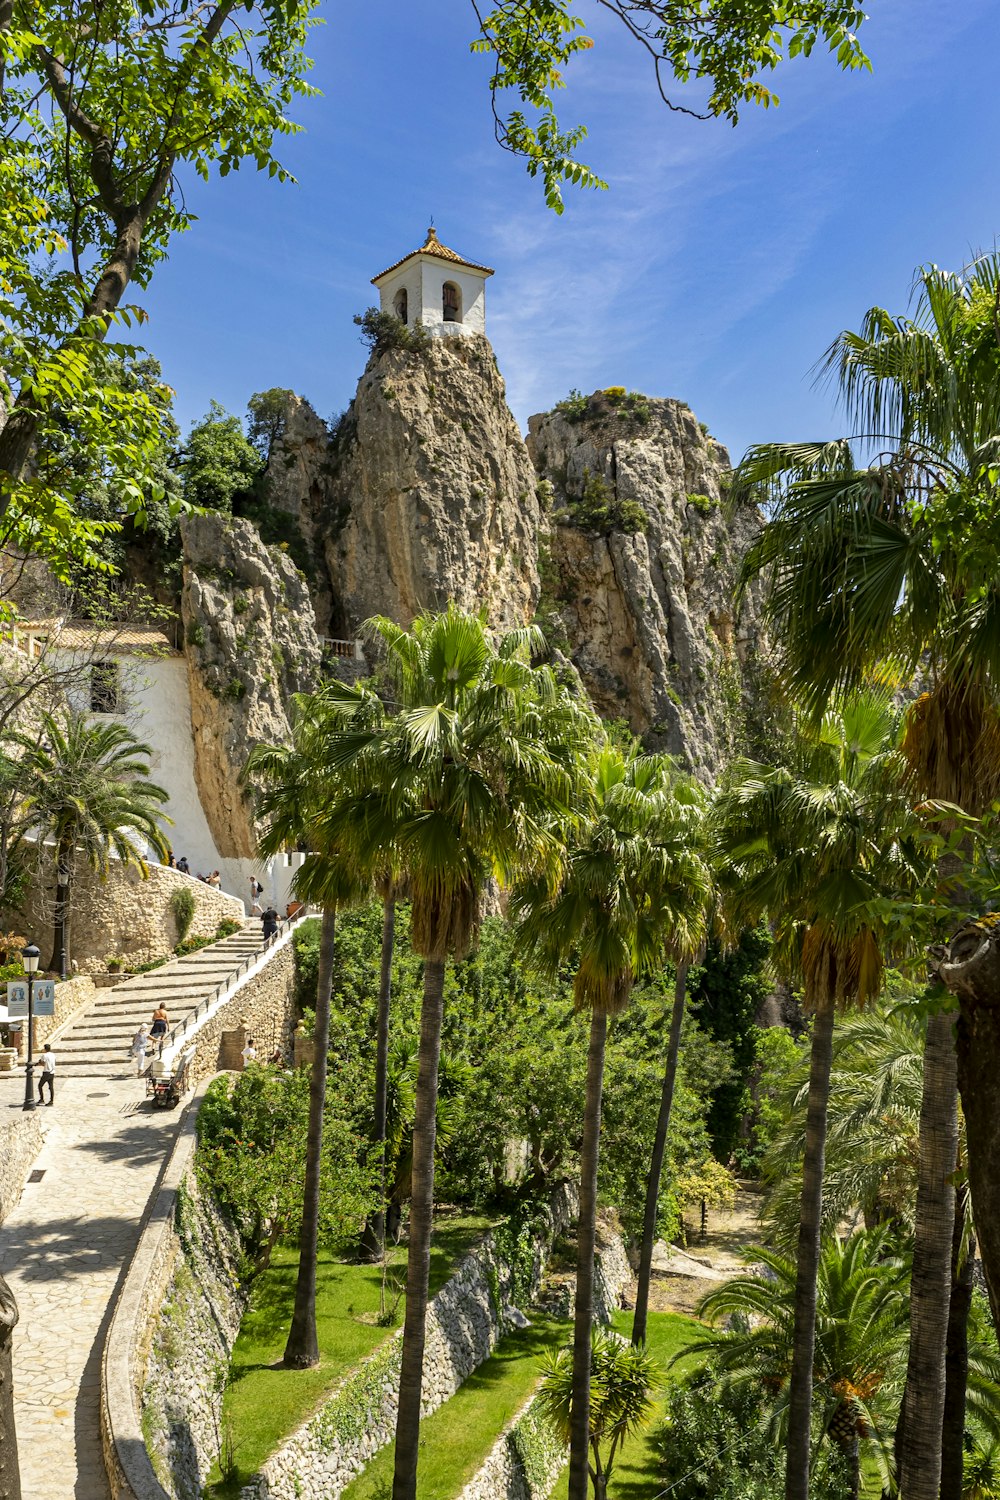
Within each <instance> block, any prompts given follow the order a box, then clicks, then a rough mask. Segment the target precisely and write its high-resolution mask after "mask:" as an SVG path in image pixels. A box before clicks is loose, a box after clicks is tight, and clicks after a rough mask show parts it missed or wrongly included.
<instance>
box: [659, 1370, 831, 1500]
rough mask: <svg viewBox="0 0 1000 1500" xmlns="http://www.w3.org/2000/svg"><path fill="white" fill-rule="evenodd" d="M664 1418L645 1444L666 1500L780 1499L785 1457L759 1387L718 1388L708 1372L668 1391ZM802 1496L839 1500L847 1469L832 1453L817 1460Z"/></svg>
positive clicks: (714, 1374)
mask: <svg viewBox="0 0 1000 1500" xmlns="http://www.w3.org/2000/svg"><path fill="white" fill-rule="evenodd" d="M666 1412H667V1416H666V1421H665V1422H663V1423H661V1425H660V1426H659V1427H658V1428H657V1429H656V1430H655V1431H654V1433H653V1435H652V1445H653V1448H654V1450H655V1452H656V1455H657V1458H658V1474H657V1478H658V1480H659V1481H661V1482H662V1483H663V1485H664V1486H665V1487H666V1488H667V1489H669V1491H670V1496H671V1500H774V1496H775V1495H780V1494H781V1493H782V1491H783V1489H784V1477H785V1454H784V1450H783V1449H782V1448H781V1447H780V1446H779V1444H778V1441H777V1437H776V1435H775V1434H773V1433H772V1432H771V1430H770V1429H769V1425H768V1417H769V1415H770V1413H769V1412H768V1410H767V1406H766V1402H765V1397H764V1393H763V1391H762V1390H761V1388H760V1387H758V1386H750V1385H738V1386H737V1385H726V1384H724V1383H723V1382H721V1381H720V1379H719V1377H718V1374H717V1372H716V1371H715V1370H714V1369H712V1368H711V1367H708V1368H706V1369H704V1370H701V1371H699V1372H697V1373H696V1374H695V1375H692V1376H691V1377H689V1378H688V1379H687V1380H686V1381H684V1382H682V1383H681V1384H679V1385H675V1386H673V1387H671V1388H670V1389H669V1392H668V1395H667V1400H666ZM809 1493H810V1495H812V1496H814V1497H815V1500H847V1497H848V1496H849V1494H850V1483H849V1479H848V1474H847V1466H846V1463H845V1462H844V1460H843V1459H842V1457H841V1456H840V1455H839V1454H838V1453H836V1452H834V1451H833V1450H831V1449H829V1448H828V1449H826V1450H824V1451H823V1452H821V1453H820V1454H819V1457H818V1458H817V1460H816V1464H815V1467H814V1469H813V1472H812V1477H811V1483H810V1487H809Z"/></svg>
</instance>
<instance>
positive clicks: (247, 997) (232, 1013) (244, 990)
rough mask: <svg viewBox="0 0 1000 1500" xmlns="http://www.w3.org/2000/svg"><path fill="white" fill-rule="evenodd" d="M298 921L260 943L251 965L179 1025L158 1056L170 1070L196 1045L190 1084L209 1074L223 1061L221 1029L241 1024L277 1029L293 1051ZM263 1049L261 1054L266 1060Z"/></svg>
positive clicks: (259, 1031)
mask: <svg viewBox="0 0 1000 1500" xmlns="http://www.w3.org/2000/svg"><path fill="white" fill-rule="evenodd" d="M294 931H295V925H289V926H288V927H286V928H285V930H284V931H283V932H282V933H281V934H280V936H279V937H277V938H276V939H275V941H274V942H273V943H272V944H271V945H270V946H269V947H267V948H262V949H261V951H260V953H259V954H258V955H257V957H256V958H255V959H254V960H253V961H252V963H251V964H250V966H249V967H248V968H247V969H246V970H245V971H244V973H242V974H241V975H239V977H238V978H237V979H236V980H235V981H233V983H232V984H231V985H229V986H227V987H225V988H223V990H222V993H221V995H220V996H219V998H218V999H217V1000H213V1001H212V1002H211V1004H209V1005H208V1006H207V1007H206V1008H205V1010H204V1011H203V1012H202V1013H201V1015H200V1016H198V1018H197V1019H196V1020H194V1021H191V1022H190V1023H189V1025H188V1028H187V1030H186V1031H185V1030H183V1029H182V1028H181V1027H175V1028H174V1030H173V1031H172V1032H171V1033H170V1037H171V1038H173V1040H172V1041H169V1042H168V1045H167V1046H165V1047H164V1048H163V1051H162V1052H161V1053H160V1057H161V1059H162V1061H163V1062H164V1064H165V1065H166V1067H167V1068H168V1069H170V1068H172V1067H173V1065H174V1063H175V1062H176V1061H177V1059H178V1057H179V1056H180V1054H181V1053H182V1052H186V1051H187V1050H188V1049H189V1048H191V1047H193V1048H194V1058H193V1061H192V1063H191V1067H190V1070H189V1072H188V1081H189V1083H197V1082H198V1081H199V1080H200V1079H202V1078H209V1077H211V1075H212V1074H213V1073H217V1072H218V1071H219V1069H220V1068H221V1067H222V1066H223V1063H222V1060H221V1056H220V1047H221V1042H222V1033H223V1032H224V1031H232V1030H234V1029H235V1028H237V1027H242V1028H243V1029H244V1030H245V1031H249V1032H251V1033H252V1034H253V1035H254V1036H257V1037H261V1036H264V1037H268V1036H271V1035H272V1034H274V1036H275V1039H276V1041H277V1042H278V1043H279V1044H280V1046H281V1048H282V1051H283V1052H284V1053H285V1055H286V1056H289V1055H290V1054H291V1051H292V1031H293V1026H294V1019H295V949H294V948H293V946H292V937H293V934H294ZM263 1056H264V1054H261V1055H260V1060H261V1061H263Z"/></svg>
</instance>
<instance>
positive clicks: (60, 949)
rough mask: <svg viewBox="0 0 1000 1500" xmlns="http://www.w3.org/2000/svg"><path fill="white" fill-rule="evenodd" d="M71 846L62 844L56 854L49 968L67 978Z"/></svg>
mask: <svg viewBox="0 0 1000 1500" xmlns="http://www.w3.org/2000/svg"><path fill="white" fill-rule="evenodd" d="M72 852H73V846H72V844H65V843H62V844H60V845H59V848H58V850H57V852H56V900H55V915H54V920H53V926H52V959H51V962H50V963H49V968H50V969H51V970H53V971H54V972H55V973H56V974H59V975H60V976H61V977H62V978H63V979H68V978H69V963H70V955H69V896H70V859H71V857H72Z"/></svg>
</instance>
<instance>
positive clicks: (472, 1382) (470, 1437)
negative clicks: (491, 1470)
mask: <svg viewBox="0 0 1000 1500" xmlns="http://www.w3.org/2000/svg"><path fill="white" fill-rule="evenodd" d="M572 1332H573V1325H572V1324H571V1323H570V1322H568V1321H567V1320H566V1319H563V1318H543V1317H541V1316H537V1317H534V1318H533V1319H532V1322H531V1326H530V1328H521V1329H518V1330H516V1331H515V1332H514V1333H509V1334H508V1335H507V1337H506V1338H505V1339H501V1341H500V1343H499V1344H498V1345H497V1347H496V1349H495V1350H494V1352H493V1354H492V1355H491V1356H490V1358H489V1359H488V1360H486V1361H485V1362H484V1363H483V1364H481V1365H480V1366H479V1369H478V1370H476V1371H475V1373H474V1374H472V1375H470V1376H469V1378H468V1380H467V1381H466V1382H465V1384H464V1385H463V1386H462V1387H461V1389H460V1390H458V1391H456V1393H455V1395H454V1396H452V1398H451V1400H450V1401H446V1402H445V1404H444V1405H443V1406H440V1407H439V1408H438V1410H437V1411H436V1412H435V1413H434V1414H433V1416H430V1417H427V1418H425V1419H424V1421H423V1422H421V1424H420V1472H419V1490H420V1500H452V1497H453V1496H455V1495H457V1494H459V1492H460V1491H461V1490H462V1489H463V1488H464V1486H465V1485H466V1484H468V1482H469V1480H470V1479H471V1478H472V1476H473V1474H475V1472H476V1470H477V1469H478V1468H479V1467H480V1465H481V1464H482V1462H483V1460H484V1459H485V1457H486V1455H487V1454H488V1453H489V1451H490V1449H491V1448H492V1447H493V1444H494V1443H495V1442H496V1440H497V1438H498V1437H499V1436H500V1434H501V1432H502V1431H503V1429H504V1428H505V1427H506V1425H507V1423H508V1422H509V1421H511V1419H512V1418H513V1417H514V1416H515V1415H516V1413H517V1411H518V1410H519V1408H520V1407H522V1406H523V1405H524V1403H525V1402H526V1401H527V1400H528V1397H529V1396H530V1395H531V1392H532V1390H533V1389H534V1387H535V1385H536V1384H537V1382H538V1377H539V1374H540V1372H541V1366H540V1359H541V1355H542V1354H543V1353H545V1352H546V1351H547V1350H550V1349H553V1350H554V1349H558V1348H560V1347H561V1346H562V1345H563V1344H566V1343H568V1342H569V1340H570V1338H571V1337H572ZM394 1449H395V1445H394V1444H393V1443H390V1444H389V1446H388V1447H387V1448H383V1449H382V1450H381V1452H380V1453H377V1454H376V1455H375V1457H374V1458H373V1459H372V1461H371V1463H370V1464H369V1465H368V1467H367V1469H366V1470H365V1471H364V1473H363V1474H359V1475H358V1477H357V1479H355V1481H354V1483H353V1484H351V1485H349V1486H348V1487H347V1489H346V1490H345V1491H344V1497H343V1500H381V1497H382V1496H384V1495H387V1494H388V1493H389V1492H390V1491H391V1489H392V1464H393V1453H394Z"/></svg>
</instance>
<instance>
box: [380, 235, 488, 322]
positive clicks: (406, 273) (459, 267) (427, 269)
mask: <svg viewBox="0 0 1000 1500" xmlns="http://www.w3.org/2000/svg"><path fill="white" fill-rule="evenodd" d="M492 275H493V272H492V271H491V270H490V268H489V266H478V265H476V263H475V262H474V261H471V260H463V258H462V256H460V255H456V253H455V251H454V250H449V249H448V246H447V245H442V243H441V241H440V240H439V239H438V237H437V231H436V230H435V228H434V226H433V224H432V225H431V227H430V229H428V231H427V239H426V240H425V241H424V243H423V244H422V245H421V247H420V249H419V250H411V252H410V254H409V255H404V256H403V259H402V260H397V261H396V262H395V264H394V265H391V266H389V268H388V269H387V270H385V271H382V272H381V273H380V274H379V275H378V276H373V277H372V286H377V287H378V290H379V297H380V298H381V307H382V311H383V312H389V313H394V314H395V316H396V317H397V318H401V319H402V321H403V322H404V323H408V324H413V323H417V322H420V323H422V324H423V326H424V327H425V328H426V329H427V332H428V333H431V334H435V335H436V336H437V337H439V338H440V337H450V336H451V335H453V334H465V333H483V334H484V333H485V332H486V278H487V277H488V276H492Z"/></svg>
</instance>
